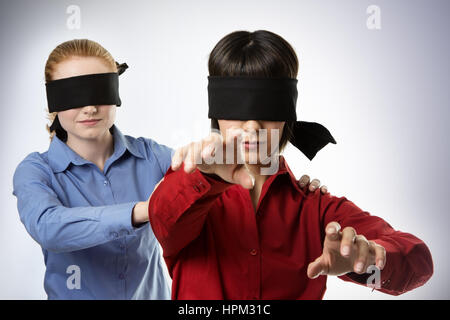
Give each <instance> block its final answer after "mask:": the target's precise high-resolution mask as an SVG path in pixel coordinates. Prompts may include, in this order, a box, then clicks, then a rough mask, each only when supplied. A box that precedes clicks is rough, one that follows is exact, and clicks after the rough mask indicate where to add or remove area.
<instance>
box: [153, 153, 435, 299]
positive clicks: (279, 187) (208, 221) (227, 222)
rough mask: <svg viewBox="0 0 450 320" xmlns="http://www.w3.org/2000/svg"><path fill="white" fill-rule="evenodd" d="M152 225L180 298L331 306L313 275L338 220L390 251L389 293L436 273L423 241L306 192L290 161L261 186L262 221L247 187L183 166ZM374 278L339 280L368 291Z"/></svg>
mask: <svg viewBox="0 0 450 320" xmlns="http://www.w3.org/2000/svg"><path fill="white" fill-rule="evenodd" d="M149 218H150V223H151V226H152V228H153V231H154V233H155V236H156V238H157V239H158V240H159V242H160V243H161V246H162V248H163V255H164V258H165V261H166V263H167V267H168V270H169V273H170V275H171V277H172V280H173V281H172V298H173V299H322V297H323V295H324V293H325V288H326V276H319V277H318V278H316V279H313V280H312V279H309V278H308V276H307V274H306V270H307V268H308V264H309V263H310V262H312V261H314V260H315V259H316V258H317V257H319V256H320V255H321V254H322V249H323V242H324V236H325V227H326V225H327V224H328V223H329V222H331V221H337V222H338V223H339V224H340V225H341V227H342V228H345V227H347V226H351V227H353V228H355V230H356V232H357V233H358V234H362V235H364V236H365V237H366V238H367V239H368V240H373V241H375V242H376V243H378V244H380V245H382V246H383V247H384V248H385V249H386V252H387V258H386V265H385V268H384V269H383V270H382V271H381V284H382V286H381V288H380V289H379V290H380V291H382V292H385V293H389V294H393V295H398V294H401V293H403V292H406V291H408V290H411V289H413V288H416V287H418V286H420V285H422V284H424V283H425V282H426V281H427V280H428V279H429V278H430V277H431V275H432V273H433V263H432V259H431V254H430V252H429V250H428V248H427V246H426V245H425V243H423V242H422V241H421V240H420V239H418V238H416V237H415V236H413V235H411V234H409V233H404V232H400V231H396V230H394V229H393V228H392V227H391V226H390V225H389V224H388V223H387V222H385V221H384V220H383V219H381V218H378V217H376V216H373V215H370V214H369V213H368V212H365V211H363V210H361V209H360V208H358V207H357V206H356V205H355V204H354V203H352V202H351V201H349V200H347V199H346V198H345V197H335V196H332V195H330V194H329V193H328V194H325V195H324V194H321V192H320V190H316V191H315V192H313V193H308V194H305V192H303V191H302V189H300V188H299V186H298V184H297V180H296V179H295V176H294V175H293V174H292V172H291V171H290V169H289V167H288V166H287V164H286V162H285V160H284V158H283V157H281V158H280V167H279V171H278V172H277V173H276V174H274V175H272V176H270V177H269V178H268V179H267V180H266V181H265V183H264V185H263V187H262V191H261V195H260V198H259V202H258V205H257V208H256V213H255V209H254V206H253V204H252V201H251V198H250V193H249V191H248V190H246V189H244V188H243V187H241V186H240V185H233V184H230V183H227V182H225V181H223V180H220V179H217V178H214V177H212V176H209V175H205V174H202V173H201V172H200V171H199V170H198V169H197V170H196V171H195V172H193V173H191V174H187V173H185V172H184V170H183V169H182V168H181V169H180V170H178V171H175V172H174V171H172V170H171V169H169V170H168V171H167V173H166V175H165V178H164V181H163V182H162V183H161V184H160V185H159V187H158V188H157V189H156V190H155V191H154V192H153V195H152V196H151V199H150V204H149ZM367 275H368V276H370V274H366V275H358V274H356V273H348V274H346V275H343V276H340V278H341V279H343V280H345V281H352V282H355V283H360V284H363V285H365V284H366V279H367Z"/></svg>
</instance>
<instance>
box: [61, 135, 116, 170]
mask: <svg viewBox="0 0 450 320" xmlns="http://www.w3.org/2000/svg"><path fill="white" fill-rule="evenodd" d="M66 144H67V146H69V148H71V149H72V150H73V151H75V152H76V153H77V154H78V155H79V156H81V157H82V158H83V159H86V160H88V161H91V162H92V163H94V164H95V165H96V166H97V167H99V169H100V170H101V171H103V168H104V167H105V162H106V160H108V158H109V157H110V156H111V155H112V154H113V152H114V138H113V136H112V134H111V132H110V131H109V130H107V131H106V132H105V134H104V135H102V136H101V137H98V138H96V139H81V138H79V137H76V136H74V135H71V134H69V135H68V137H67V142H66Z"/></svg>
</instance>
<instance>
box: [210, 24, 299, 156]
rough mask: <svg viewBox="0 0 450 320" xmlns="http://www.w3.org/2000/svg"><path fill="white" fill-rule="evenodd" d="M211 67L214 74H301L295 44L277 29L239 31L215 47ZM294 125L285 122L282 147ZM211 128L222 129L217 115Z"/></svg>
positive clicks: (281, 76)
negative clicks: (275, 30) (278, 32)
mask: <svg viewBox="0 0 450 320" xmlns="http://www.w3.org/2000/svg"><path fill="white" fill-rule="evenodd" d="M208 69H209V75H210V76H222V77H224V76H230V77H232V76H252V77H267V78H297V73H298V59H297V55H296V54H295V51H294V49H293V48H292V46H291V45H290V44H289V43H288V42H287V41H286V40H284V39H283V38H282V37H280V36H279V35H277V34H275V33H273V32H270V31H265V30H258V31H255V32H248V31H235V32H232V33H230V34H228V35H226V36H225V37H223V38H222V39H221V40H220V41H219V42H218V43H217V44H216V46H215V47H214V49H213V50H212V51H211V54H210V55H209V61H208ZM293 125H294V122H286V123H285V125H284V130H283V133H282V134H281V138H280V151H282V150H283V148H284V147H285V146H286V144H287V142H288V140H289V138H290V137H291V135H292V128H293ZM211 128H214V129H219V123H218V121H217V119H211Z"/></svg>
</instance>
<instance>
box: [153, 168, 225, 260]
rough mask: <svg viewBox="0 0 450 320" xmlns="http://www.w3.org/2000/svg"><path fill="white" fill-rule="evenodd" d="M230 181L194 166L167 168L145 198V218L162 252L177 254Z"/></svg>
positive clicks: (192, 235) (189, 239)
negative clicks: (186, 169) (147, 215)
mask: <svg viewBox="0 0 450 320" xmlns="http://www.w3.org/2000/svg"><path fill="white" fill-rule="evenodd" d="M229 186H231V184H229V183H227V182H224V181H220V180H219V179H214V178H212V177H210V176H208V175H205V174H203V173H201V172H200V171H199V170H196V171H195V172H193V173H190V174H189V173H186V172H184V170H182V169H180V170H177V171H172V170H171V169H169V170H168V172H167V174H166V176H165V177H164V181H163V182H161V184H160V185H159V186H158V188H157V189H156V190H155V191H154V192H153V194H152V196H151V198H150V202H149V211H148V213H149V219H150V223H151V226H152V229H153V232H154V233H155V236H156V237H157V238H158V240H159V242H160V243H161V246H162V247H163V249H164V256H166V257H167V256H172V255H175V254H177V253H178V252H179V251H180V250H181V249H182V248H184V247H185V246H186V245H187V244H189V243H190V242H191V241H193V240H194V239H195V238H197V237H198V235H199V234H200V232H201V230H202V228H203V225H204V223H205V220H206V218H207V215H208V212H209V210H210V208H211V206H212V205H213V202H214V201H215V200H216V199H217V198H218V197H219V196H220V195H221V193H222V192H224V191H225V189H226V188H228V187H229Z"/></svg>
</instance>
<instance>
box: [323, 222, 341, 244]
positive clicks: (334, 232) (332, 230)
mask: <svg viewBox="0 0 450 320" xmlns="http://www.w3.org/2000/svg"><path fill="white" fill-rule="evenodd" d="M339 230H341V225H340V224H339V223H337V222H336V221H332V222H330V223H328V224H327V226H326V228H325V234H326V235H325V236H326V237H327V238H328V239H329V240H332V241H334V240H338V239H339V237H340V235H339Z"/></svg>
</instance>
